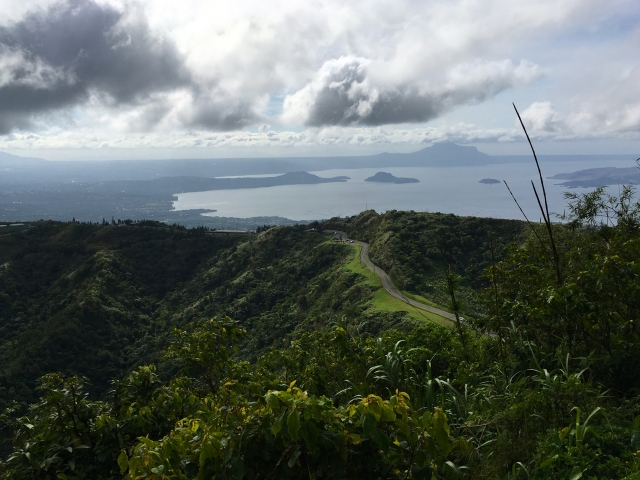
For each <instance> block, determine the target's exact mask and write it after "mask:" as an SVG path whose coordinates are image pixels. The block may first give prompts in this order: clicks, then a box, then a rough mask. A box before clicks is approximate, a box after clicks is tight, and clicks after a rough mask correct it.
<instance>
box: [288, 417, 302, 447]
mask: <svg viewBox="0 0 640 480" xmlns="http://www.w3.org/2000/svg"><path fill="white" fill-rule="evenodd" d="M287 429H288V430H289V435H290V436H291V438H292V439H293V441H294V442H296V441H298V431H299V430H300V412H298V411H295V410H294V411H293V412H291V413H290V414H289V416H288V417H287Z"/></svg>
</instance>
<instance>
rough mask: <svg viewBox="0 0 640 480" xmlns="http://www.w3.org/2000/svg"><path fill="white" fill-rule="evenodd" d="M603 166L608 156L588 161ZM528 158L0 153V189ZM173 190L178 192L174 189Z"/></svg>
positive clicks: (460, 150) (438, 148) (441, 147)
mask: <svg viewBox="0 0 640 480" xmlns="http://www.w3.org/2000/svg"><path fill="white" fill-rule="evenodd" d="M583 157H584V156H566V155H561V156H557V155H556V156H541V159H544V160H545V161H553V160H554V159H556V158H557V159H581V158H583ZM588 157H589V158H590V159H592V160H593V159H597V158H600V157H601V158H602V159H603V161H605V160H607V159H611V158H614V157H620V158H626V157H629V158H630V160H633V159H632V158H631V156H618V155H602V156H588ZM529 161H531V156H530V155H510V156H490V155H487V154H485V153H482V152H479V151H478V149H477V148H476V147H472V146H461V145H457V144H455V143H449V142H443V143H436V144H435V145H433V146H431V147H426V148H423V149H421V150H418V151H417V152H411V153H381V154H378V155H365V156H343V157H281V158H222V159H198V160H194V159H182V160H112V161H47V160H43V159H39V158H26V157H18V156H16V155H10V154H7V153H2V152H0V171H1V172H2V175H0V185H17V184H22V185H29V186H34V185H35V184H50V185H51V184H58V183H88V182H105V181H122V180H127V181H132V180H155V179H158V178H162V177H201V178H215V177H227V176H243V175H264V174H283V173H289V172H300V171H305V172H318V171H323V170H332V169H359V168H390V167H465V166H479V165H489V164H496V163H515V162H529ZM176 191H178V190H176Z"/></svg>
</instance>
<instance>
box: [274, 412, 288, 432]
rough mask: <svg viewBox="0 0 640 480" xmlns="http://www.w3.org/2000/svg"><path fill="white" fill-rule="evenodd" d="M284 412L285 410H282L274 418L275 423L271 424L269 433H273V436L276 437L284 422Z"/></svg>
mask: <svg viewBox="0 0 640 480" xmlns="http://www.w3.org/2000/svg"><path fill="white" fill-rule="evenodd" d="M284 414H285V412H282V413H281V414H280V416H279V417H278V419H277V420H276V423H274V424H273V425H272V426H271V433H273V436H274V437H277V436H278V434H279V433H280V430H282V424H283V423H284Z"/></svg>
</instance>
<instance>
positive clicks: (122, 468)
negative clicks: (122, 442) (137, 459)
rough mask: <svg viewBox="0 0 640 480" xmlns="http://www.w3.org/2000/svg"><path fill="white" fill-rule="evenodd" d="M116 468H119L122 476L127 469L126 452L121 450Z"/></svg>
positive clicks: (127, 459)
mask: <svg viewBox="0 0 640 480" xmlns="http://www.w3.org/2000/svg"><path fill="white" fill-rule="evenodd" d="M118 466H119V467H120V473H122V474H124V472H126V471H127V469H128V468H129V457H128V456H127V452H125V451H124V450H122V451H121V452H120V455H118Z"/></svg>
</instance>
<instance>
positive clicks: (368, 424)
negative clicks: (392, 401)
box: [360, 413, 378, 435]
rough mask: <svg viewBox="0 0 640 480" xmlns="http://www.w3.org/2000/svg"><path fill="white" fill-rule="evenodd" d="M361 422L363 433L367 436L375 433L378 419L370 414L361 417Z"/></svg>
mask: <svg viewBox="0 0 640 480" xmlns="http://www.w3.org/2000/svg"><path fill="white" fill-rule="evenodd" d="M360 422H361V423H362V433H364V434H365V435H370V434H371V432H373V429H374V428H376V425H377V423H378V422H377V421H376V417H374V416H373V415H372V414H370V413H366V414H364V415H362V417H360Z"/></svg>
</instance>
